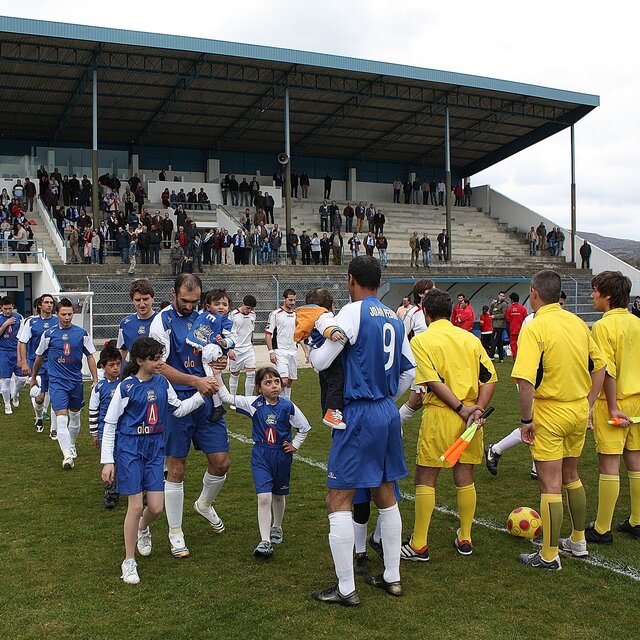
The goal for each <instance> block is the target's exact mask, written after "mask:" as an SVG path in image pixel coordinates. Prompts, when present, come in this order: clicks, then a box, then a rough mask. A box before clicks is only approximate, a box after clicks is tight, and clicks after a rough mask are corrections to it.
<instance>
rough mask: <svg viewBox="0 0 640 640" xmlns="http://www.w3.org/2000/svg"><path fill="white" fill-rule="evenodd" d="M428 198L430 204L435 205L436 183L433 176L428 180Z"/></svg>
mask: <svg viewBox="0 0 640 640" xmlns="http://www.w3.org/2000/svg"><path fill="white" fill-rule="evenodd" d="M429 199H430V200H431V205H435V206H437V204H438V185H437V183H436V179H435V178H431V181H430V182H429Z"/></svg>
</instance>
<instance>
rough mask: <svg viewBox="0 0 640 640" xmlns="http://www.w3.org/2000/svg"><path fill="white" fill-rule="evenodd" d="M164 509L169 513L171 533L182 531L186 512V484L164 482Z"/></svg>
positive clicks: (168, 519) (168, 521) (168, 522)
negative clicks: (183, 514) (183, 515)
mask: <svg viewBox="0 0 640 640" xmlns="http://www.w3.org/2000/svg"><path fill="white" fill-rule="evenodd" d="M164 509H165V511H166V512H167V524H168V525H169V533H179V532H181V531H182V512H183V511H184V483H182V482H169V481H168V480H165V481H164Z"/></svg>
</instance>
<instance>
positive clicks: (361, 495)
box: [351, 481, 400, 504]
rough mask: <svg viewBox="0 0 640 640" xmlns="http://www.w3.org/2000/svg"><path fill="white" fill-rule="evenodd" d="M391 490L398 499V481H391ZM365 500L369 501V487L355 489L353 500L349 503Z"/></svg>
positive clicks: (360, 502) (363, 501) (364, 501)
mask: <svg viewBox="0 0 640 640" xmlns="http://www.w3.org/2000/svg"><path fill="white" fill-rule="evenodd" d="M393 492H394V493H395V496H396V500H398V502H399V501H400V487H399V486H398V482H397V481H395V482H394V483H393ZM366 502H371V489H356V492H355V495H354V496H353V500H352V501H351V504H364V503H366Z"/></svg>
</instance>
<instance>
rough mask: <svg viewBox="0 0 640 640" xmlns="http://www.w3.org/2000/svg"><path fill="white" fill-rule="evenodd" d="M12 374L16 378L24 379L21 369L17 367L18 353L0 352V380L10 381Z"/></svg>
mask: <svg viewBox="0 0 640 640" xmlns="http://www.w3.org/2000/svg"><path fill="white" fill-rule="evenodd" d="M14 373H15V374H16V376H17V377H18V378H22V377H24V373H22V369H20V368H19V367H18V353H17V352H16V351H0V378H3V379H5V380H7V379H10V378H11V376H12V375H13V374H14Z"/></svg>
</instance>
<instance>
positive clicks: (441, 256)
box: [437, 229, 449, 261]
mask: <svg viewBox="0 0 640 640" xmlns="http://www.w3.org/2000/svg"><path fill="white" fill-rule="evenodd" d="M437 240H438V260H441V261H442V260H448V259H449V236H448V235H447V230H446V229H443V230H442V231H441V232H440V233H439V234H438V237H437Z"/></svg>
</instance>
